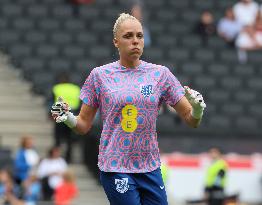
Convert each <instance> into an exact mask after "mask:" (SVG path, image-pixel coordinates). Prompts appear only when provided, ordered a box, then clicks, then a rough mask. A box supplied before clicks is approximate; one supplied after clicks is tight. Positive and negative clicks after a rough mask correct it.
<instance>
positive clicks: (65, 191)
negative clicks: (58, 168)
mask: <svg viewBox="0 0 262 205" xmlns="http://www.w3.org/2000/svg"><path fill="white" fill-rule="evenodd" d="M77 194H78V189H77V186H76V183H75V177H74V175H73V173H72V172H70V171H66V172H65V173H64V174H63V182H62V184H60V185H59V186H58V187H57V188H56V189H55V195H54V199H55V200H54V201H55V205H70V204H71V202H72V200H73V199H74V198H75V197H76V196H77Z"/></svg>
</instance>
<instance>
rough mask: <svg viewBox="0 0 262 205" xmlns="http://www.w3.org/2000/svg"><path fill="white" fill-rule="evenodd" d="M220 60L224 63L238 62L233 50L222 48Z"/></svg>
mask: <svg viewBox="0 0 262 205" xmlns="http://www.w3.org/2000/svg"><path fill="white" fill-rule="evenodd" d="M220 60H221V61H222V62H224V63H235V64H237V63H238V56H237V52H236V51H235V50H223V51H222V52H221V53H220Z"/></svg>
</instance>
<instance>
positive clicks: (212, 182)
mask: <svg viewBox="0 0 262 205" xmlns="http://www.w3.org/2000/svg"><path fill="white" fill-rule="evenodd" d="M209 156H210V158H211V165H210V166H209V167H208V170H207V174H206V182H205V184H206V185H205V199H206V200H207V202H208V205H223V204H224V198H225V194H224V189H225V186H226V178H227V171H228V165H227V162H226V161H225V160H224V159H223V157H222V152H221V150H220V149H219V148H217V147H213V148H211V149H210V150H209Z"/></svg>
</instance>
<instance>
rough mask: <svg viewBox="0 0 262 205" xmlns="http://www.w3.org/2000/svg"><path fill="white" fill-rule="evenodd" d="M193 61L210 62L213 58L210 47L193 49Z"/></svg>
mask: <svg viewBox="0 0 262 205" xmlns="http://www.w3.org/2000/svg"><path fill="white" fill-rule="evenodd" d="M194 58H195V61H198V62H201V63H211V62H213V61H214V59H215V54H214V52H213V50H212V49H202V48H201V49H196V50H194Z"/></svg>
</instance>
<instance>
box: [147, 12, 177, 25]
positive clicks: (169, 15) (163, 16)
mask: <svg viewBox="0 0 262 205" xmlns="http://www.w3.org/2000/svg"><path fill="white" fill-rule="evenodd" d="M177 16H178V14H177V13H176V12H174V10H173V9H172V8H165V9H159V10H156V12H155V13H154V14H153V15H152V17H153V18H155V20H157V21H162V22H165V23H166V22H169V23H170V24H172V23H174V21H175V20H176V18H177Z"/></svg>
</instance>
